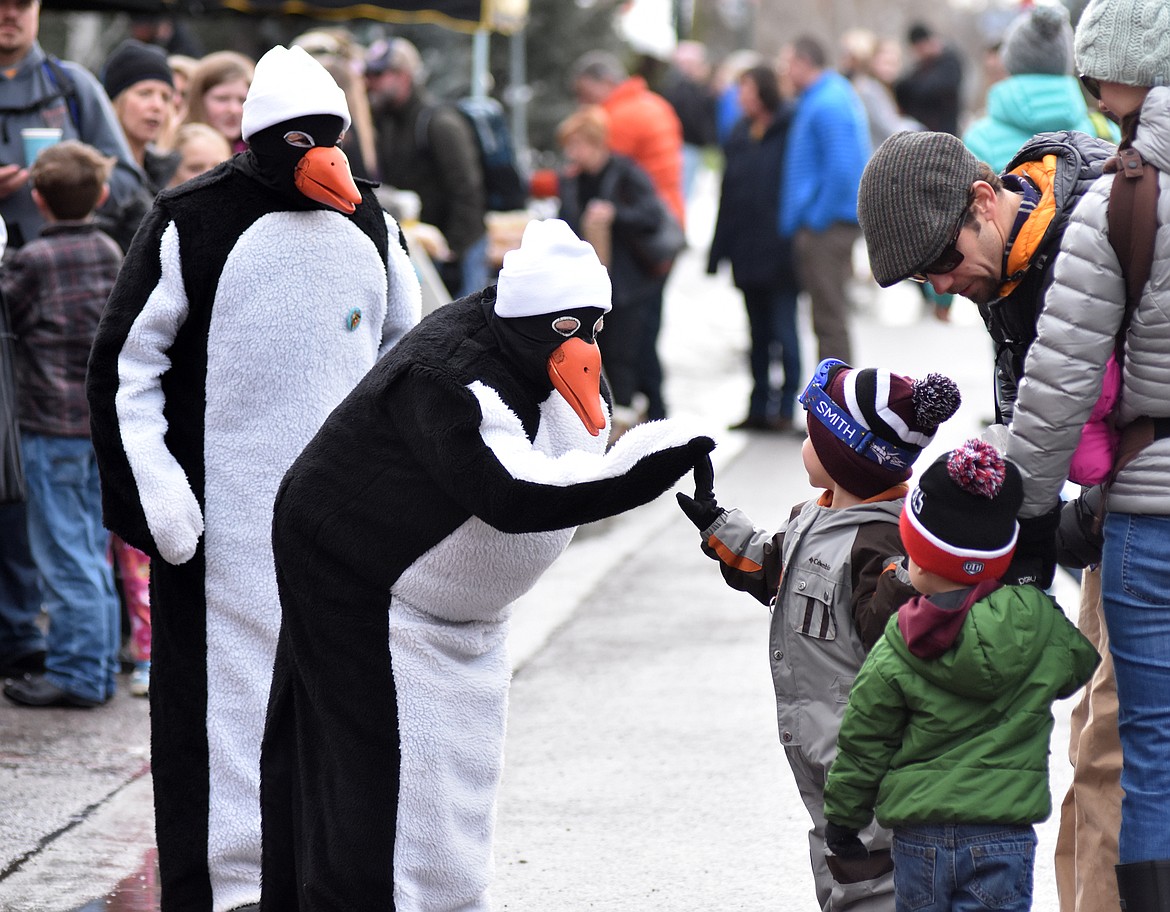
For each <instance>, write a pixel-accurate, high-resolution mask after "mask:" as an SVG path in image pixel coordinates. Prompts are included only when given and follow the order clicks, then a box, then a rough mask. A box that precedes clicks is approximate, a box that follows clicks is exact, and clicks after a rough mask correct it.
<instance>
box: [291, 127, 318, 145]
mask: <svg viewBox="0 0 1170 912" xmlns="http://www.w3.org/2000/svg"><path fill="white" fill-rule="evenodd" d="M284 141H285V142H286V143H288V144H289V145H290V146H296V147H297V148H298V149H311V148H313V146H315V145H317V143H316V141H315V140H314V139H313V137H312V136H310V135H309V134H308V133H306V132H305V131H304V130H289V131H288V132H287V133H285V134H284Z"/></svg>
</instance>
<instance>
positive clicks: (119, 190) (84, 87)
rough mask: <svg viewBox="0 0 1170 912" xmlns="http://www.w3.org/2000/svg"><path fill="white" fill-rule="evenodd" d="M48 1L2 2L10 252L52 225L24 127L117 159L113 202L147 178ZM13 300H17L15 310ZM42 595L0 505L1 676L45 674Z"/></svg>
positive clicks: (21, 538)
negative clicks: (51, 29) (52, 29)
mask: <svg viewBox="0 0 1170 912" xmlns="http://www.w3.org/2000/svg"><path fill="white" fill-rule="evenodd" d="M40 14H41V5H40V0H0V217H2V218H3V220H4V222H5V223H6V224H7V228H8V249H9V250H16V249H17V248H19V247H21V246H23V245H24V244H25V243H26V242H27V241H32V240H36V239H37V237H39V236H40V233H41V228H43V227H44V225H45V220H44V217H43V216H42V215H41V214H40V212H39V211H38V210H37V207H36V204H35V203H34V202H33V198H32V192H31V186H30V184H29V166H30V165H31V164H32V162H31V161H29V160H28V159H27V158H26V157H25V151H24V144H23V142H22V139H21V130H22V129H24V128H26V127H52V128H57V129H59V130H60V131H61V139H79V140H81V141H82V142H84V143H86V144H87V145H90V146H93V147H94V148H96V149H97V150H98V151H100V152H102V153H103V154H105V155H107V156H111V157H113V158H114V159H115V162H116V163H115V167H114V171H113V173H112V174H111V175H110V178H109V185H110V197H111V202H109V203H108V204H107V206H106V207H103V210H105V209H109V208H113V207H118V206H121V205H122V204H124V203H125V202H126V201H127V200H129V199H130V198H132V197H133V196H134V194H135V192H136V191H137V189H138V188H139V187H140V186H141V184H142V174H141V172H140V171H139V169H138V166H137V165H136V164H135V163H134V159H133V157H132V156H131V154H130V149H129V147H128V146H127V145H126V141H125V139H124V138H123V136H122V131H121V128H120V127H119V126H118V120H117V118H116V117H115V116H114V112H113V109H112V108H111V107H110V102H109V99H107V98H106V93H105V91H104V90H103V89H102V87H101V84H100V83H99V82H98V81H97V79H96V78H95V77H94V76H93V74H92V73H90V72H89V71H88V70H86V69H85V68H84V67H82V66H80V65H79V64H76V63H71V62H69V61H60V60H57V59H56V58H54V57H51V56H49V55H48V54H46V53H45V51H44V50H43V49H42V48H41V45H40V43H39V42H38V41H37V35H38V32H39V30H40ZM12 303H13V302H9V304H10V305H11V304H12ZM40 608H41V590H40V584H39V582H38V579H37V573H36V568H35V567H34V566H33V564H32V556H31V554H30V552H29V545H28V531H27V529H26V511H25V505H24V504H23V503H12V504H4V505H2V506H0V676H8V675H10V674H11V675H17V676H19V675H22V674H24V673H27V672H37V671H41V670H43V667H44V666H43V663H44V651H45V640H44V635H43V633H42V632H41V631H40V629H39V627H38V626H37V624H36V620H37V617H38V615H39V614H40Z"/></svg>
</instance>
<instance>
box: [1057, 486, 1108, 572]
mask: <svg viewBox="0 0 1170 912" xmlns="http://www.w3.org/2000/svg"><path fill="white" fill-rule="evenodd" d="M1104 499H1105V492H1104V491H1103V490H1102V489H1101V485H1094V486H1093V487H1091V488H1086V489H1085V491H1084V492H1083V493H1082V494H1081V496H1080V497H1078V498H1077V499H1076V500H1070V501H1069V502H1068V503H1066V504H1065V505H1064V506H1063V507H1062V508H1061V510H1060V525H1059V526H1058V527H1057V530H1056V561H1057V563H1059V564H1060V565H1061V566H1062V567H1071V568H1073V569H1074V570H1083V569H1084V568H1085V567H1088V566H1089V565H1090V564H1099V563H1101V548H1102V547H1103V546H1104V544H1105V536H1104V534H1102V532H1101V523H1100V521H1099V520H1098V517H1100V516H1101V510H1102V508H1103V506H1104V504H1103V503H1102V501H1104ZM1101 519H1104V517H1101Z"/></svg>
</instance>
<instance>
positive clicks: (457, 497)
mask: <svg viewBox="0 0 1170 912" xmlns="http://www.w3.org/2000/svg"><path fill="white" fill-rule="evenodd" d="M395 403H396V407H395V410H394V421H395V423H396V424H397V425H398V430H399V432H400V434H401V439H403V440H404V441H407V442H408V444H407V445H408V446H409V447H410V448H411V450H412V452H413V454H414V456H415V458H416V459H417V460H418V462H419V464H421V465H423V466H426V467H427V470H428V472H429V474H430V476H431V478H432V479H433V481H434V482H435V483H436V485H438V486H439V487H440V488H442V489H443V490H444V492H445V493H446V494H447V495H448V496H449V497H450V498H451V499H452V500H453V501H455V502H456V503H459V504H460V505H461V506H463V507H464V508H465V509H466V510H467V511H468V512H469V513H471V514H473V515H474V516H477V517H479V518H480V519H482V520H483V521H484V522H486V523H488V524H489V525H491V526H494V527H495V528H497V529H499V530H500V531H502V532H509V533H520V532H541V531H546V530H549V529H562V528H568V527H571V526H578V525H582V524H584V523H588V522H594V521H596V520H599V519H603V518H605V517H607V516H613V515H616V514H618V513H622V512H624V511H626V510H630V509H633V508H634V507H637V506H640V505H642V504H644V503H647V502H649V501H651V500H653V499H654V498H655V497H657V496H658V495H659V494H661V493H662V492H663V491H665V490H666V489H667V488H669V487H670V486H671V485H673V484H674V483H675V482H676V481H677V480H678V479H679V478H680V477H681V476H682V475H684V474H685V473H686V472H688V471H690V469H691V468H692V466H693V465H694V464H695V461H696V460H697V459H699V458H701V457H702V456H703V455H704V454H706V453H707V452H709V451H710V450H711V448H712V447H713V446H714V443H713V442H712V441H711V439H710V438H707V437H689V436H686V434H685V432H684V431H683V430H682V429H681V428H679V427H678V426H677V425H675V424H674V423H672V422H655V423H652V424H647V425H641V426H639V427H638V428H635V429H634V430H633V431H630V432H627V433H626V434H625V435H623V436H622V438H621V439H620V440H619V441H618V443H617V445H615V446H614V447H613V449H611V450H610V451H609V452H608V453H605V454H604V455H601V454H594V453H587V452H585V451H581V452H573V453H569V454H566V455H565V456H562V457H560V458H552V457H549V456H548V455H546V454H543V453H541V452H539V451H537V450H536V449H534V448H533V447H532V445H531V444H530V443H529V441H528V439H527V437H526V436H525V435H524V434H523V431H522V429H521V427H520V422H519V420H518V419H515V417H514V416H512V419H513V420H514V421H515V428H514V433H508V432H507V430H508V416H507V415H506V414H504V415H501V414H498V413H497V410H494V409H493V410H489V412H490V413H489V414H487V415H485V414H484V411H483V410H482V409H481V407H480V401H479V400H477V399H476V397H475V396H474V395H473V394H472V393H471V392H470V391H469V390H468V389H466V388H464V387H460V386H458V385H457V384H455V383H452V382H450V381H447V380H445V378H440V377H436V376H435V375H433V374H430V373H424V372H422V371H413V372H411V373H409V374H408V375H407V376H405V377H402V378H401V379H400V381H399V391H398V395H396V396H395ZM438 415H441V416H443V420H442V423H441V424H439V423H438V422H436V416H438ZM635 432H637V433H635Z"/></svg>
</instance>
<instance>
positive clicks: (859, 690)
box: [825, 440, 1100, 912]
mask: <svg viewBox="0 0 1170 912" xmlns="http://www.w3.org/2000/svg"><path fill="white" fill-rule="evenodd" d="M1022 499H1023V488H1022V485H1021V481H1020V474H1019V471H1018V470H1017V469H1016V467H1015V466H1014V465H1013V464H1011V463H1010V462H1008V461H1006V460H1005V459H1003V458H1002V457H1001V456H1000V455H999V453H998V452H997V451H996V450H995V449H994V448H993V447H991V446H989V445H988V444H986V443H983V442H982V441H979V440H969V441H967V442H966V443H965V444H964V445H963V446H961V447H959V448H958V449H956V450H954V451H952V452H951V453H949V454H946V455H944V456H941V457H939V459H937V460H936V461H935V462H934V463H933V464H932V465H931V466H930V467H929V468H928V469H927V470H926V471H925V472H924V473H923V475H922V478H921V481H920V482H919V484H918V486H917V487H916V488H915V489H914V490H913V491H912V492H911V494H910V496H909V497H908V498H907V499H906V504H905V507H904V508H903V511H902V517H901V521H900V527H901V532H902V541H903V544H904V545H905V547H906V554H907V556H908V562H907V563H908V569H909V572H910V580H911V582H912V583H913V584H914V586H915V588H916V589H917V590H918V591H919V592H921V593H922V595H921V596H918V597H917V598H914V599H912V600H910V601H909V602H907V603H906V604H905V605H903V606H902V607H901V609H899V611H898V613H897V614H896V615H894V617H892V618H891V619H890V621H889V623H888V624H887V625H886V630H885V634H884V635H883V637H882V639H881V640H879V641H878V643H877V645H876V646H875V647H874V648H873V650H872V652H871V653H870V655H869V657H868V658H867V659H866V662H865V664H864V666H863V667H862V669H861V672H860V673H859V674H858V676H857V679H856V681H855V682H854V685H853V689H852V691H851V692H850V695H849V705H848V708H847V709H846V711H845V718H844V720H843V721H842V725H841V732H840V735H839V736H838V743H837V748H838V751H837V758H836V761H835V762H834V763H833V766H832V768H831V769H830V771H829V778H828V783H827V785H826V787H825V817H826V819H827V821H828V823H827V825H826V830H825V842H826V844H827V845H828V847H829V849H830V850H832V851H833V853H834V854H835V855H836V856H837V858H838V861H839V863H842V864H844V865H845V866H846V867H847V866H848V865H849V864H850V863H859V862H860V861H861V860H863V859H864V858H865V857H866V855H867V852H866V849H865V847H864V846H863V845H862V843H861V842H860V840H859V839H858V838H857V831H858V830H859V829H860V828H862V827H864V826H866V825H867V824H868V823H869V821H870V820H871V819H872V818H873V817H874V816H875V815H876V817H877V819H878V822H879V823H881V824H882V825H883V826H886V827H889V828H891V829H892V830H893V832H894V841H893V857H894V892H895V900H896V909H897V910H898V912H903V910H906V912H909V910H915V912H943V910H950V909H960V908H963V909H966V908H975V907H976V906H978V907H979V908H984V907H988V908H993V909H1001V910H1027V909H1030V908H1031V905H1032V869H1033V855H1034V853H1035V846H1036V834H1035V831H1034V829H1033V827H1032V824H1033V823H1035V822H1036V821H1038V820H1043V819H1044V818H1046V817H1047V816H1048V814H1049V813H1050V812H1051V800H1050V796H1049V789H1048V742H1049V736H1050V735H1051V733H1052V726H1053V718H1052V703H1053V701H1054V700H1056V699H1058V698H1063V697H1068V696H1071V695H1072V694H1073V693H1074V692H1075V691H1076V690H1077V689H1078V688H1079V687H1080V686H1081V685H1082V684H1084V683H1085V681H1087V680H1088V678H1089V676H1090V675H1091V674H1092V673H1093V669H1094V668H1095V667H1096V666H1097V663H1098V661H1099V660H1100V657H1099V656H1098V655H1097V653H1096V650H1094V649H1093V647H1092V646H1091V645H1090V644H1089V642H1088V640H1086V639H1085V638H1084V637H1083V636H1081V634H1080V633H1079V632H1078V631H1077V629H1076V627H1074V626H1073V625H1072V624H1071V623H1070V622H1069V621H1068V619H1067V618H1065V616H1064V615H1063V614H1062V613H1061V611H1060V607H1059V606H1058V605H1057V604H1056V603H1055V602H1054V601H1053V600H1052V599H1051V598H1050V597H1049V596H1048V595H1046V594H1045V593H1044V592H1042V591H1041V590H1039V589H1037V588H1035V587H1032V586H1004V585H1001V584H1000V583H999V582H998V580H999V577H1000V576H1001V575H1002V573H1003V572H1004V571H1005V570H1006V569H1007V566H1008V564H1009V563H1010V562H1011V558H1012V553H1013V552H1014V550H1015V544H1016V534H1017V525H1016V512H1017V510H1018V509H1019V507H1020V503H1021V502H1022ZM981 903H982V905H981Z"/></svg>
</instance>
